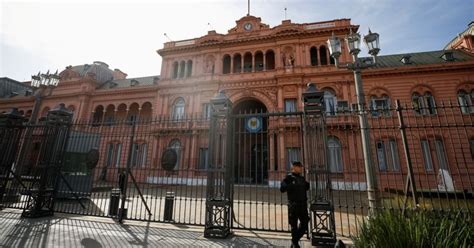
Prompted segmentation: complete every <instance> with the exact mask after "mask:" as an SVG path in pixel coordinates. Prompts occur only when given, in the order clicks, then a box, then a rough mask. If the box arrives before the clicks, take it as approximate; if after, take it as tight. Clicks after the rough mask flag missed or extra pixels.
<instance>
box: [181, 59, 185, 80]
mask: <svg viewBox="0 0 474 248" xmlns="http://www.w3.org/2000/svg"><path fill="white" fill-rule="evenodd" d="M185 67H186V62H184V60H183V61H181V62H180V63H179V77H180V78H183V77H184V73H185V71H184V69H185Z"/></svg>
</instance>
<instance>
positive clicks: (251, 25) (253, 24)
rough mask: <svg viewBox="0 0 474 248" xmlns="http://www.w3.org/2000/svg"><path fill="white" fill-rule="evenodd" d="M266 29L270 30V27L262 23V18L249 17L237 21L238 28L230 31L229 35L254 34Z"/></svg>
mask: <svg viewBox="0 0 474 248" xmlns="http://www.w3.org/2000/svg"><path fill="white" fill-rule="evenodd" d="M264 29H269V26H268V25H267V24H265V23H262V19H261V18H260V17H255V16H251V15H247V16H244V17H242V18H240V19H239V20H237V21H236V26H235V27H233V28H231V29H229V34H231V33H242V32H252V31H259V30H264Z"/></svg>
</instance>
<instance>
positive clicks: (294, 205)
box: [280, 161, 309, 247]
mask: <svg viewBox="0 0 474 248" xmlns="http://www.w3.org/2000/svg"><path fill="white" fill-rule="evenodd" d="M302 173H303V164H301V162H299V161H294V162H293V163H292V166H291V173H290V174H288V175H287V176H286V177H285V179H283V181H282V182H281V185H280V191H281V192H282V193H284V192H287V194H288V221H289V223H290V226H291V244H292V245H291V247H300V246H299V244H298V243H299V240H300V239H301V237H303V235H304V234H305V232H306V230H307V229H308V221H309V217H308V209H307V203H306V202H307V200H308V198H307V197H306V191H307V190H308V189H309V183H308V182H307V181H306V180H305V178H304V177H303V176H302ZM298 220H299V221H300V225H299V226H298Z"/></svg>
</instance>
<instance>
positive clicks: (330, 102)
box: [324, 94, 337, 116]
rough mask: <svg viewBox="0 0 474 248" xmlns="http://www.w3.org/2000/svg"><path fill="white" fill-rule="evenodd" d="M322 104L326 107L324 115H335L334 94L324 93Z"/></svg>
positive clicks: (335, 103) (335, 101) (335, 100)
mask: <svg viewBox="0 0 474 248" xmlns="http://www.w3.org/2000/svg"><path fill="white" fill-rule="evenodd" d="M324 105H325V108H326V115H329V116H334V115H336V108H337V99H336V97H335V96H333V95H330V94H325V95H324Z"/></svg>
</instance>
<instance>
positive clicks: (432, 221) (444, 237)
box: [353, 211, 474, 248]
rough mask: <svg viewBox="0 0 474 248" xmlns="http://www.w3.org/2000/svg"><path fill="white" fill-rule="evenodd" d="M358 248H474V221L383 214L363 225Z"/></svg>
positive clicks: (456, 216) (440, 215)
mask: <svg viewBox="0 0 474 248" xmlns="http://www.w3.org/2000/svg"><path fill="white" fill-rule="evenodd" d="M359 226H360V230H359V234H358V235H357V236H355V237H353V240H354V245H355V246H356V247H360V248H363V247H369V248H375V247H376V248H385V247H387V248H397V247H400V248H401V247H403V248H406V247H408V248H410V247H414V248H415V247H416V248H418V247H429V248H431V247H433V248H441V247H443V248H444V247H466V248H467V247H474V222H473V217H472V214H469V213H460V212H457V213H446V212H444V213H435V212H428V211H412V212H406V213H405V215H403V214H402V213H401V212H400V211H381V212H379V213H377V214H375V216H373V217H371V218H369V219H367V220H364V221H363V222H362V223H360V225H359Z"/></svg>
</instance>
